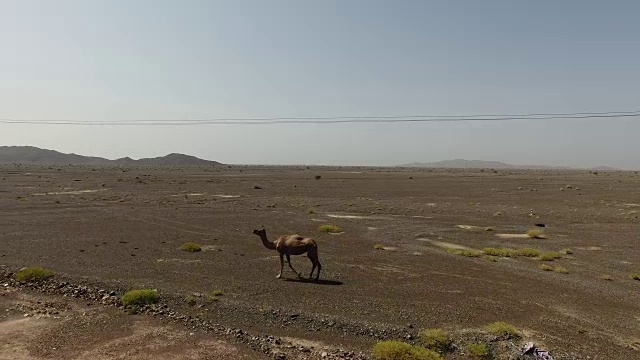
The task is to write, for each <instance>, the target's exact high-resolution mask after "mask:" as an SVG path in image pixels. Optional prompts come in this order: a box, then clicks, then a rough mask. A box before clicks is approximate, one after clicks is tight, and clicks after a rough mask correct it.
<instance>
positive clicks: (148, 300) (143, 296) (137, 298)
mask: <svg viewBox="0 0 640 360" xmlns="http://www.w3.org/2000/svg"><path fill="white" fill-rule="evenodd" d="M120 300H121V301H122V303H123V304H124V305H138V306H142V305H149V304H155V303H157V302H158V301H160V295H158V292H157V291H156V290H153V289H140V290H129V291H127V292H126V293H124V295H122V297H121V298H120Z"/></svg>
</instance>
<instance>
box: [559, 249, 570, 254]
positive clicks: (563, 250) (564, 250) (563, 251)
mask: <svg viewBox="0 0 640 360" xmlns="http://www.w3.org/2000/svg"><path fill="white" fill-rule="evenodd" d="M560 252H561V253H563V254H565V255H571V254H573V250H571V249H569V248H566V249H562V250H561V251H560Z"/></svg>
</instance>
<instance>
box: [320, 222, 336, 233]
mask: <svg viewBox="0 0 640 360" xmlns="http://www.w3.org/2000/svg"><path fill="white" fill-rule="evenodd" d="M318 231H322V232H327V233H339V232H342V228H341V227H339V226H336V225H330V224H325V225H320V226H318Z"/></svg>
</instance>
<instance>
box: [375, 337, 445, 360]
mask: <svg viewBox="0 0 640 360" xmlns="http://www.w3.org/2000/svg"><path fill="white" fill-rule="evenodd" d="M373 358H374V359H375V360H442V359H443V358H442V356H440V354H438V353H437V352H435V351H433V350H429V349H425V348H423V347H421V346H415V345H411V344H407V343H405V342H402V341H380V342H378V343H377V344H376V345H375V346H374V347H373Z"/></svg>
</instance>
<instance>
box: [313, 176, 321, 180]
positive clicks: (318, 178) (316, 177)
mask: <svg viewBox="0 0 640 360" xmlns="http://www.w3.org/2000/svg"><path fill="white" fill-rule="evenodd" d="M314 178H315V179H316V180H320V179H322V176H320V175H316V176H314Z"/></svg>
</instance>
